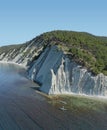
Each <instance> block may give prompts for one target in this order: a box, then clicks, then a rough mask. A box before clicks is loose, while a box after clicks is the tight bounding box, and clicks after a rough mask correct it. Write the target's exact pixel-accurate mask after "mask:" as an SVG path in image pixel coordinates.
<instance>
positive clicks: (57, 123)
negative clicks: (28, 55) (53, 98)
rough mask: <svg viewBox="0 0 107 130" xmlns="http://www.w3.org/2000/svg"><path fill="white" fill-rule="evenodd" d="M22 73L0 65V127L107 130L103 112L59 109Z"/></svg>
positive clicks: (6, 129)
mask: <svg viewBox="0 0 107 130" xmlns="http://www.w3.org/2000/svg"><path fill="white" fill-rule="evenodd" d="M22 72H24V70H23V69H21V68H20V67H18V66H17V67H14V66H13V65H11V66H10V65H9V66H8V65H7V66H5V67H4V65H0V130H107V124H106V122H107V113H106V114H105V113H104V114H103V115H96V114H94V113H91V114H90V113H83V114H80V115H78V114H75V113H72V112H70V111H61V110H60V109H59V108H58V107H54V106H52V105H51V104H49V103H48V101H47V98H46V97H45V96H43V95H41V94H39V93H38V92H36V90H35V89H34V88H35V87H36V86H37V85H36V84H34V83H33V82H31V81H30V80H28V79H27V78H26V77H25V76H24V75H22ZM104 115H105V116H104ZM101 118H103V119H101ZM101 121H102V122H101ZM101 123H102V124H101Z"/></svg>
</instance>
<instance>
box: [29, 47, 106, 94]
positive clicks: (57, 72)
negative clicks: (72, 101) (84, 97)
mask: <svg viewBox="0 0 107 130" xmlns="http://www.w3.org/2000/svg"><path fill="white" fill-rule="evenodd" d="M29 77H31V79H32V80H34V81H36V82H38V83H40V84H41V88H40V90H41V91H43V92H45V93H48V94H61V93H62V94H63V93H72V92H74V93H81V94H83V93H84V94H88V95H107V76H104V75H103V74H99V75H97V76H93V75H92V74H91V73H90V72H88V71H87V69H85V68H83V67H81V66H79V65H78V64H76V63H75V62H74V61H73V60H72V59H69V58H68V56H67V55H66V54H64V53H63V52H62V51H59V50H58V48H57V47H56V46H52V47H48V48H46V49H45V51H44V52H43V53H42V54H41V56H40V57H39V58H38V59H37V60H36V61H35V63H34V64H33V66H32V67H31V68H30V69H29Z"/></svg>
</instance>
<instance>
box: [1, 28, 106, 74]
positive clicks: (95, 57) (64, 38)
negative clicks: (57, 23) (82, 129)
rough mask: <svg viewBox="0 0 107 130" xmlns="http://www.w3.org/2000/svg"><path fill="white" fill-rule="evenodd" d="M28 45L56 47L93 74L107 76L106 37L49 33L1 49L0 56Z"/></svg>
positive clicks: (57, 32) (73, 33)
mask: <svg viewBox="0 0 107 130" xmlns="http://www.w3.org/2000/svg"><path fill="white" fill-rule="evenodd" d="M32 43H33V44H32ZM38 43H39V44H38ZM28 45H32V46H47V45H57V46H58V47H59V49H61V50H63V51H64V52H65V53H66V54H68V55H69V56H70V57H71V58H73V59H74V60H75V61H76V62H78V63H79V64H81V65H82V66H85V67H87V68H88V69H89V70H90V71H92V72H93V73H94V74H98V73H104V74H105V75H107V37H101V36H94V35H92V34H89V33H85V32H74V31H60V30H58V31H51V32H47V33H44V34H41V35H40V36H38V37H36V38H34V39H32V40H31V41H29V42H26V43H25V44H20V45H11V46H5V47H1V48H0V54H2V53H3V52H6V53H8V52H9V51H11V50H13V49H15V50H19V49H20V48H22V47H23V48H25V47H27V46H28Z"/></svg>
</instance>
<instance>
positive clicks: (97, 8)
mask: <svg viewBox="0 0 107 130" xmlns="http://www.w3.org/2000/svg"><path fill="white" fill-rule="evenodd" d="M52 30H71V31H80V32H89V33H91V34H94V35H99V36H107V0H0V46H4V45H9V44H19V43H24V42H26V41H29V40H31V39H32V38H34V37H36V36H38V35H40V34H42V33H44V32H48V31H52Z"/></svg>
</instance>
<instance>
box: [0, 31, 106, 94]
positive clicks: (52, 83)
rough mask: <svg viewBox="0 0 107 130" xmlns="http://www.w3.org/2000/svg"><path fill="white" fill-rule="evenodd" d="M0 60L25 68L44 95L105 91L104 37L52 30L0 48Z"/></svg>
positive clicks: (98, 92) (102, 92)
mask: <svg viewBox="0 0 107 130" xmlns="http://www.w3.org/2000/svg"><path fill="white" fill-rule="evenodd" d="M0 60H1V61H7V62H15V63H18V64H22V65H24V66H26V67H27V69H28V75H29V78H30V79H31V80H33V81H35V82H37V83H39V84H40V85H41V87H40V90H41V91H43V92H45V93H48V94H57V93H72V92H75V93H85V94H91V95H106V94H107V76H106V75H107V37H101V36H94V35H92V34H89V33H85V32H74V31H60V30H58V31H52V32H47V33H44V34H41V35H40V36H37V37H36V38H34V39H32V40H31V41H28V42H26V43H24V44H20V45H10V46H4V47H1V48H0Z"/></svg>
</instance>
